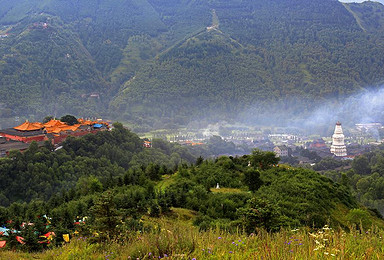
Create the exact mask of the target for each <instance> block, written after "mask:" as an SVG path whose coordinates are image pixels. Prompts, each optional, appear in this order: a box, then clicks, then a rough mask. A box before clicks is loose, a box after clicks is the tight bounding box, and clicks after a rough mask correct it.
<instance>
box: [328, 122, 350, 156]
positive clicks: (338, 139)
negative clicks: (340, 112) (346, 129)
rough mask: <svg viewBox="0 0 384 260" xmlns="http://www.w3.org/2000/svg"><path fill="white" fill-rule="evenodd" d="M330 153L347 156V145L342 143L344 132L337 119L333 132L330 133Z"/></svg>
mask: <svg viewBox="0 0 384 260" xmlns="http://www.w3.org/2000/svg"><path fill="white" fill-rule="evenodd" d="M331 153H333V154H334V155H335V156H339V157H342V156H347V147H346V146H345V144H344V134H343V129H342V128H341V123H340V122H339V121H337V123H336V126H335V132H334V133H333V135H332V145H331Z"/></svg>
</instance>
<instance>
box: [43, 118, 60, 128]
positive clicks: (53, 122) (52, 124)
mask: <svg viewBox="0 0 384 260" xmlns="http://www.w3.org/2000/svg"><path fill="white" fill-rule="evenodd" d="M61 125H65V123H63V122H61V121H60V120H54V119H52V120H51V121H49V122H47V123H45V124H44V126H45V127H46V128H47V127H55V126H61Z"/></svg>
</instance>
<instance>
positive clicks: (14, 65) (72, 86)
mask: <svg viewBox="0 0 384 260" xmlns="http://www.w3.org/2000/svg"><path fill="white" fill-rule="evenodd" d="M10 28H11V29H10V30H9V31H8V32H7V33H8V37H6V38H2V39H1V44H0V58H1V60H0V73H1V78H0V96H1V97H2V98H1V101H2V102H5V103H6V104H8V106H9V107H10V108H12V109H13V111H14V113H15V114H27V115H34V114H43V113H53V112H54V111H64V110H66V111H68V112H77V111H78V109H79V108H80V106H84V105H85V103H86V102H84V100H83V101H81V95H82V94H89V93H90V92H98V93H102V92H104V90H103V89H104V87H105V86H108V84H107V83H106V82H105V81H103V79H102V77H101V75H100V73H99V72H98V70H97V69H96V68H95V64H94V61H93V59H92V57H91V55H90V54H89V52H88V51H87V49H86V48H84V46H83V45H82V43H81V41H80V39H79V37H78V35H77V34H75V33H73V31H72V30H71V29H70V27H68V26H67V25H65V24H64V23H63V22H62V21H61V20H60V19H59V18H58V17H51V16H46V15H39V16H33V17H32V16H31V17H27V18H24V19H22V20H21V21H20V22H18V23H17V24H15V25H12V26H11V27H10ZM85 101H86V99H85ZM83 103H84V104H83ZM90 109H91V110H92V109H95V107H90Z"/></svg>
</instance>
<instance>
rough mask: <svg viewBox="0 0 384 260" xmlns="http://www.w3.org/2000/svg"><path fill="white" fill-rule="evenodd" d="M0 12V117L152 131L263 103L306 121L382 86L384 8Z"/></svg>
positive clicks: (150, 1) (258, 108)
mask: <svg viewBox="0 0 384 260" xmlns="http://www.w3.org/2000/svg"><path fill="white" fill-rule="evenodd" d="M0 6H1V10H0V35H1V36H0V37H1V38H0V70H1V78H0V94H1V95H2V96H3V97H4V98H3V99H2V100H1V101H0V118H4V117H12V116H16V115H26V116H28V117H30V115H37V116H39V117H42V116H44V115H46V114H55V113H56V114H63V113H73V114H76V115H82V116H99V115H101V114H107V113H110V115H111V116H113V117H115V118H118V119H121V120H133V121H135V122H142V123H146V124H148V125H149V126H151V125H153V123H154V122H157V123H160V125H161V124H162V123H163V122H170V121H173V122H175V123H177V124H185V123H187V122H188V121H190V120H193V119H197V118H201V117H202V116H204V117H207V116H208V117H209V118H210V119H231V118H232V119H236V118H238V117H239V113H240V112H242V111H244V110H249V109H251V111H252V112H251V113H252V114H255V113H260V112H263V111H265V110H266V107H268V110H274V111H276V112H278V111H281V110H283V111H288V112H292V113H301V112H302V111H305V110H308V109H311V106H312V107H313V106H316V105H317V104H318V103H320V102H322V101H324V100H328V99H334V100H335V101H336V102H337V101H338V100H341V99H342V98H343V97H345V96H348V95H349V94H351V93H354V92H356V91H358V90H361V89H364V88H367V87H371V86H373V85H378V84H380V83H382V81H383V80H384V66H383V65H384V46H383V44H382V43H383V36H384V31H383V26H384V18H383V15H382V14H383V11H384V10H383V6H382V5H381V4H377V3H364V4H342V3H340V2H338V1H334V0H309V1H302V0H290V1H287V0H270V1H262V0H254V1H251V0H243V1H239V0H225V1H224V0H209V1H205V0H116V1H114V0H105V1H93V0H84V1H77V0H67V1H62V0H35V1H28V0H19V1H13V0H0ZM45 23H46V24H47V26H46V28H44V26H45V25H44V24H45ZM111 99H112V100H111ZM314 99H316V100H317V102H318V103H316V102H313V100H314ZM299 101H300V102H299ZM108 106H110V107H109V110H108V109H107V108H108ZM244 116H246V115H244Z"/></svg>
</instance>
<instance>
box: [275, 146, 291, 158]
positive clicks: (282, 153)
mask: <svg viewBox="0 0 384 260" xmlns="http://www.w3.org/2000/svg"><path fill="white" fill-rule="evenodd" d="M273 151H274V152H275V154H276V157H287V156H288V155H289V154H288V147H286V146H285V145H280V146H275V148H273Z"/></svg>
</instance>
